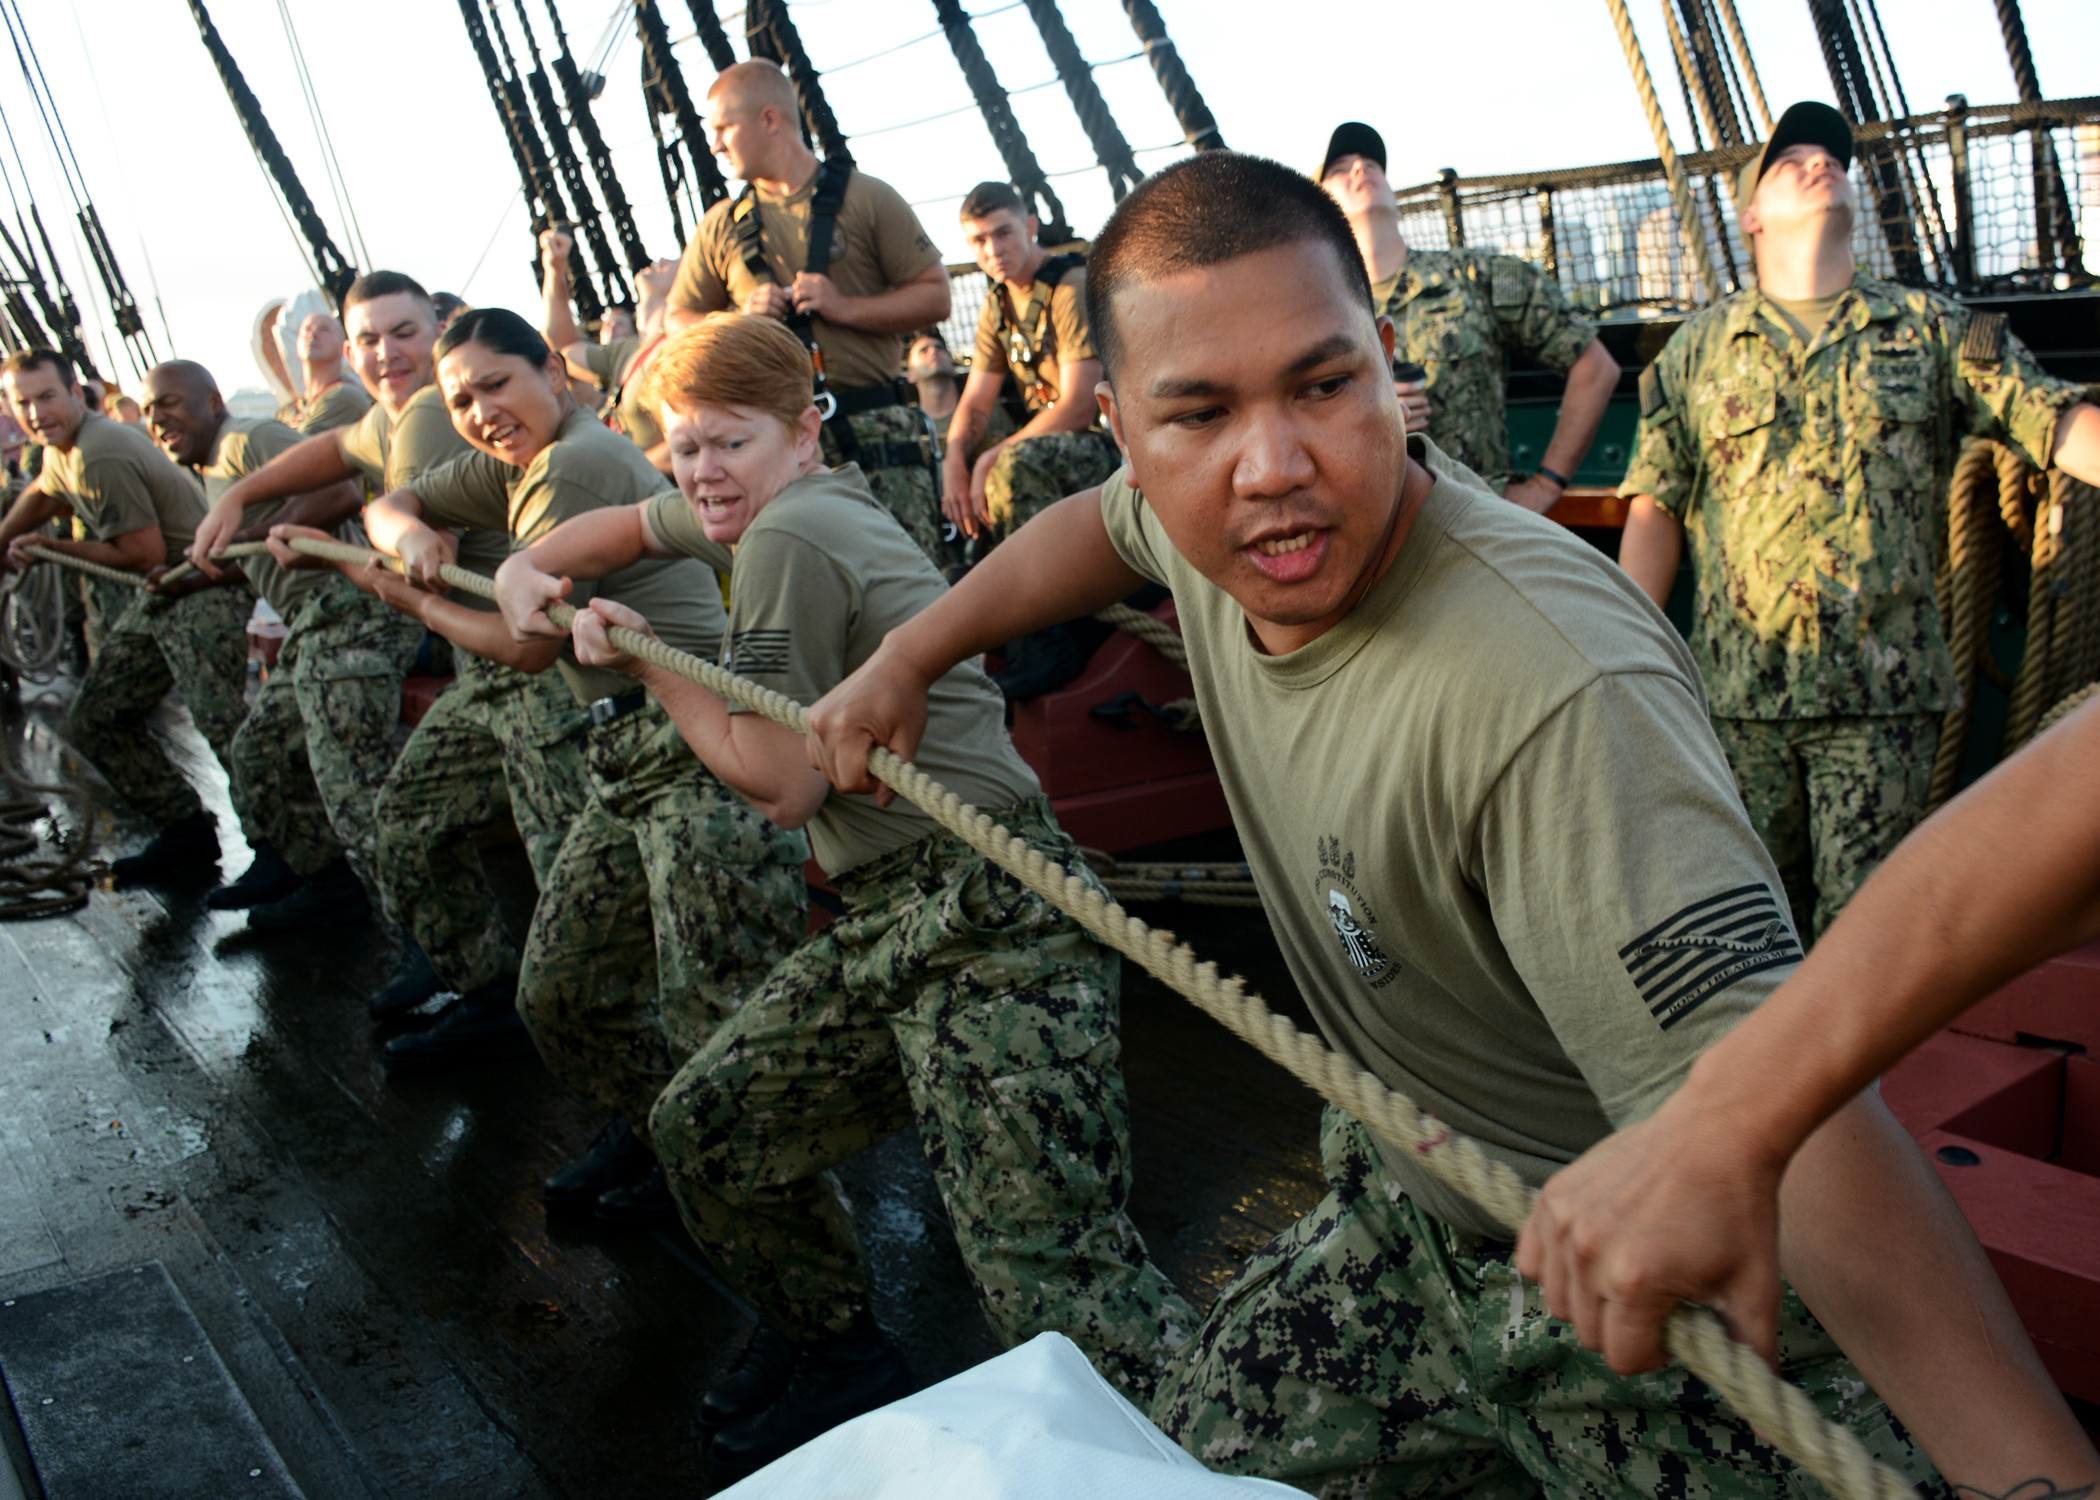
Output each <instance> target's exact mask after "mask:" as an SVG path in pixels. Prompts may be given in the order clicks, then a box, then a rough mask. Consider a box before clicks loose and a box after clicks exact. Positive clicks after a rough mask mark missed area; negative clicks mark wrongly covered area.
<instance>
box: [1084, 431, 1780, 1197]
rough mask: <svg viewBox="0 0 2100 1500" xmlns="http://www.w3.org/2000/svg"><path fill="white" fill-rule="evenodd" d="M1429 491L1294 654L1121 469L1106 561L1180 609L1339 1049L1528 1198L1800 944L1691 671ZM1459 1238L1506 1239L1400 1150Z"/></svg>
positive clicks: (1671, 1081) (1226, 767)
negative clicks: (1182, 544) (1255, 624)
mask: <svg viewBox="0 0 2100 1500" xmlns="http://www.w3.org/2000/svg"><path fill="white" fill-rule="evenodd" d="M1408 446H1409V448H1410V450H1411V451H1412V452H1413V453H1414V455H1415V457H1416V458H1417V460H1419V461H1420V462H1422V463H1423V464H1425V465H1426V466H1427V467H1428V468H1429V469H1430V471H1431V472H1432V473H1434V474H1436V475H1437V476H1439V477H1438V479H1437V483H1436V485H1435V488H1434V489H1433V490H1432V492H1431V493H1430V496H1429V499H1428V501H1427V503H1426V504H1425V505H1424V507H1423V509H1422V511H1421V512H1420V514H1419V515H1418V516H1417V518H1416V520H1415V523H1414V527H1413V530H1412V531H1411V532H1410V533H1409V535H1408V537H1407V540H1406V542H1405V543H1404V544H1403V546H1402V548H1401V551H1400V556H1399V558H1398V559H1397V560H1396V561H1395V562H1394V564H1393V566H1392V568H1391V570H1390V571H1389V572H1387V574H1386V575H1385V577H1383V578H1381V579H1380V580H1379V581H1378V583H1377V584H1375V585H1374V586H1373V587H1372V589H1371V591H1370V593H1369V594H1368V595H1366V597H1365V598H1364V600H1363V602H1362V603H1361V604H1359V605H1358V606H1357V607H1356V609H1355V610H1354V611H1352V612H1351V613H1350V614H1349V615H1348V617H1347V618H1345V619H1344V620H1343V621H1342V622H1341V623H1340V624H1338V625H1336V626H1335V627H1334V628H1333V629H1331V630H1329V631H1328V632H1327V633H1326V634H1325V635H1322V636H1321V637H1320V638H1319V639H1318V640H1316V641H1314V642H1313V643H1312V644H1310V645H1308V646H1305V647H1303V648H1301V649H1300V650H1297V651H1294V652H1291V653H1289V654H1288V655H1284V656H1269V655H1265V654H1263V653H1262V652H1261V651H1259V650H1258V649H1257V648H1256V646H1255V644H1254V642H1253V638H1252V635H1251V632H1250V630H1249V628H1248V626H1247V623H1246V618H1245V616H1244V615H1243V613H1242V612H1241V610H1240V608H1239V606H1238V605H1237V604H1236V603H1234V602H1233V600H1232V598H1231V596H1229V595H1228V594H1226V593H1225V592H1224V591H1223V590H1221V589H1219V588H1217V587H1216V586H1214V585H1213V584H1211V583H1210V582H1209V581H1208V580H1206V579H1205V578H1203V577H1202V575H1201V574H1199V573H1198V572H1197V571H1196V570H1195V569H1194V568H1193V567H1191V566H1190V565H1189V563H1188V562H1187V561H1186V560H1185V559H1184V558H1182V557H1181V556H1180V554H1178V553H1177V552H1176V551H1175V550H1174V549H1173V547H1172V545H1171V544H1170V543H1169V542H1168V540H1167V537H1166V533H1165V531H1164V530H1163V529H1162V528H1161V526H1160V524H1159V522H1158V519H1157V518H1156V517H1155V516H1154V515H1153V513H1152V511H1151V510H1150V509H1149V508H1148V507H1147V506H1146V505H1145V503H1144V500H1143V497H1142V496H1140V495H1139V494H1138V493H1137V492H1136V491H1134V490H1132V489H1131V487H1130V485H1129V483H1128V482H1127V471H1126V473H1119V474H1118V475H1116V476H1115V477H1114V478H1112V479H1111V480H1110V481H1109V483H1108V484H1107V486H1106V487H1105V488H1104V490H1103V494H1102V513H1103V517H1104V519H1105V521H1106V523H1107V526H1108V533H1109V537H1110V539H1111V540H1112V541H1113V542H1114V544H1115V547H1116V550H1117V551H1118V552H1119V553H1121V554H1122V556H1123V557H1124V559H1125V560H1126V561H1128V562H1129V563H1130V565H1131V566H1132V567H1134V568H1136V569H1137V570H1138V571H1139V572H1140V573H1143V574H1144V575H1146V576H1147V577H1149V578H1152V579H1154V580H1156V581H1158V582H1160V583H1163V584H1165V585H1167V586H1168V587H1169V588H1171V589H1172V590H1173V591H1174V598H1175V603H1176V605H1177V606H1178V607H1179V611H1180V616H1181V628H1182V632H1183V634H1184V635H1185V636H1186V637H1187V638H1188V644H1189V663H1190V668H1191V672H1192V675H1193V676H1194V678H1195V684H1196V698H1197V701H1198V703H1199V704H1201V706H1202V710H1203V723H1204V729H1205V733H1206V734H1207V735H1208V736H1209V738H1210V744H1211V749H1212V751H1213V752H1214V753H1215V755H1216V758H1217V764H1218V773H1219V776H1220V778H1221V779H1222V781H1223V783H1224V787H1225V795H1226V799H1227V801H1228V802H1229V803H1230V805H1231V807H1232V813H1233V820H1234V822H1235V823H1236V824H1237V825H1238V828H1239V833H1240V838H1241V840H1242V842H1243V844H1244V845H1245V848H1246V851H1247V857H1248V860H1249V862H1250V864H1251V865H1252V866H1253V869H1254V875H1255V880H1256V882H1257V884H1258V885H1259V887H1260V889H1261V893H1262V899H1263V904H1264V905H1265V906H1266V907H1267V908H1268V911H1269V915H1270V918H1271V920H1272V922H1273V923H1274V926H1275V931H1276V935H1277V939H1278V941H1279V943H1280V945H1281V947H1282V949H1283V954H1284V958H1285V960H1286V961H1287V962H1288V963H1289V965H1290V969H1291V975H1292V977H1293V978H1294V979H1295V980H1296V981H1297V983H1298V986H1299V989H1300V991H1301V992H1302V993H1303V995H1304V996H1305V999H1306V1002H1307V1003H1308V1005H1310V1007H1311V1008H1312V1012H1313V1015H1314V1018H1315V1019H1316V1020H1317V1021H1318V1023H1319V1026H1320V1030H1321V1032H1322V1033H1323V1034H1324V1035H1325V1036H1326V1038H1327V1040H1328V1041H1329V1042H1330V1043H1332V1044H1333V1045H1334V1046H1335V1047H1337V1048H1338V1049H1340V1050H1341V1051H1342V1052H1343V1053H1344V1054H1346V1055H1347V1056H1349V1057H1350V1058H1352V1059H1354V1060H1355V1061H1357V1062H1360V1063H1361V1064H1363V1066H1364V1067H1366V1068H1368V1069H1370V1070H1371V1071H1372V1072H1373V1073H1375V1074H1377V1075H1378V1076H1379V1077H1381V1078H1383V1079H1385V1080H1386V1081H1387V1082H1388V1083H1390V1084H1391V1085H1392V1086H1393V1087H1394V1088H1397V1089H1399V1090H1401V1091H1402V1092H1404V1093H1406V1094H1408V1095H1409V1096H1411V1097H1412V1098H1414V1099H1415V1100H1416V1101H1417V1102H1418V1103H1420V1104H1421V1105H1422V1107H1423V1108H1424V1109H1427V1110H1428V1111H1430V1112H1431V1113H1432V1114H1434V1115H1436V1116H1438V1117H1439V1118H1440V1119H1443V1120H1445V1121H1447V1122H1449V1123H1450V1124H1451V1125H1452V1126H1454V1127H1455V1128H1457V1129H1458V1130H1461V1131H1463V1132H1465V1133H1466V1134H1467V1135H1470V1136H1473V1137H1474V1138H1476V1139H1477V1140H1479V1141H1480V1142H1481V1143H1482V1144H1483V1145H1484V1146H1485V1147H1486V1148H1487V1151H1488V1154H1489V1155H1491V1156H1493V1157H1495V1158H1496V1159H1497V1160H1500V1161H1502V1162H1505V1163H1507V1164H1508V1165H1509V1166H1511V1167H1512V1168H1514V1169H1515V1170H1516V1171H1517V1173H1518V1174H1519V1175H1520V1176H1521V1177H1523V1178H1524V1180H1525V1181H1527V1182H1529V1183H1532V1184H1539V1183H1542V1182H1544V1181H1545V1179H1546V1178H1547V1177H1548V1176H1550V1175H1551V1174H1552V1173H1553V1172H1554V1170H1555V1169H1557V1168H1558V1167H1560V1166H1561V1165H1562V1164H1564V1163H1566V1162H1568V1161H1571V1160H1572V1159H1574V1158H1575V1157H1576V1156H1577V1155H1579V1154H1580V1153H1581V1152H1583V1151H1584V1150H1586V1149H1587V1148H1588V1147H1590V1146H1592V1145H1594V1144H1595V1143H1596V1142H1597V1141H1598V1140H1600V1139H1602V1138H1603V1137H1604V1136H1605V1135H1606V1134H1607V1133H1608V1132H1609V1131H1611V1130H1612V1129H1613V1128H1614V1127H1616V1126H1620V1125H1625V1124H1628V1123H1630V1122H1632V1121H1635V1120H1638V1119H1640V1118H1642V1117H1643V1116H1645V1115H1648V1114H1650V1113H1652V1112H1653V1111H1654V1110H1655V1108H1656V1107H1657V1106H1658V1105H1660V1104H1661V1103H1662V1101H1663V1100H1664V1099H1665V1098H1666V1097H1667V1096H1668V1095H1669V1094H1670V1092H1671V1091H1672V1090H1673V1089H1675V1088H1676V1086H1677V1085H1678V1083H1679V1082H1680V1081H1681V1080H1682V1079H1683V1077H1684V1074H1685V1070H1686V1069H1687V1068H1689V1067H1690V1065H1691V1063H1692V1061H1693V1059H1694V1058H1695V1057H1696V1056H1697V1055H1698V1054H1699V1052H1700V1051H1701V1050H1702V1049H1704V1048H1705V1047H1707V1046H1708V1045H1710V1044H1711V1043H1712V1042H1713V1041H1715V1040H1716V1039H1717V1038H1719V1037H1720V1036H1721V1035H1722V1034H1723V1033H1724V1032H1726V1031H1727V1030H1728V1029H1729V1028H1730V1027H1731V1026H1732V1025H1734V1023H1735V1022H1736V1021H1738V1020H1739V1019H1741V1017H1742V1016H1743V1015H1744V1014H1745V1013H1747V1012H1748V1010H1749V1009H1750V1008H1751V1007H1752V1006H1754V1005H1755V1004H1756V1003H1757V1002H1758V1001H1759V1000H1760V999H1762V998H1763V997H1764V996H1765V995H1766V994H1768V993H1769V992H1770V991H1771V990H1772V989H1773V988H1775V987H1776V986H1777V985H1778V983H1779V981H1780V980H1781V979H1783V978H1784V977H1785V975H1786V973H1787V971H1788V970H1789V969H1791V968H1792V966H1793V964H1794V963H1795V962H1796V961H1797V960H1798V959H1799V958H1800V956H1801V949H1800V946H1799V944H1798V942H1797V941H1796V939H1795V937H1794V934H1793V931H1792V928H1791V925H1790V923H1789V920H1788V915H1787V906H1786V902H1785V899H1784V898H1783V897H1782V896H1781V894H1780V891H1781V886H1780V883H1779V876H1778V872H1777V871H1776V870H1775V869H1774V868H1773V866H1772V861H1771V859H1770V857H1769V856H1768V855H1767V854H1766V853H1765V850H1764V848H1763V846H1762V845H1761V844H1759V842H1758V840H1757V836H1756V835H1755V834H1754V833H1753V832H1752V831H1751V828H1750V825H1749V822H1748V820H1747V819H1746V818H1745V817H1744V815H1743V809H1742V803H1741V801H1740V799H1739V798H1738V796H1737V793H1736V787H1735V781H1734V778H1733V777H1732V776H1731V775H1730V774H1729V770H1728V764H1727V762H1726V761H1725V760H1724V759H1723V758H1722V755H1721V749H1720V746H1719V745H1718V744H1717V743H1716V742H1715V740H1714V737H1713V731H1712V729H1711V728H1710V727H1709V725H1708V723H1707V719H1706V711H1705V704H1704V701H1703V698H1702V696H1701V692H1700V687H1699V677H1698V670H1697V668H1696V666H1695V665H1694V663H1693V661H1692V657H1691V653H1690V651H1689V650H1688V649H1687V648H1686V646H1685V643H1684V641H1683V640H1682V639H1681V638H1680V637H1679V636H1678V634H1677V632H1676V631H1675V630H1674V629H1672V628H1671V626H1670V624H1669V622H1668V621H1666V620H1665V619H1664V618H1663V616H1662V613H1661V612H1660V611H1659V610H1657V609H1656V608H1655V607H1654V606H1653V605H1651V604H1650V603H1649V602H1648V600H1647V599H1646V598H1645V597H1643V595H1642V594H1641V592H1640V590H1639V589H1637V588H1636V587H1635V586H1634V585H1633V583H1632V582H1631V580H1629V579H1628V578H1627V577H1626V575H1625V574H1624V573H1622V572H1621V571H1620V570H1619V569H1618V568H1616V567H1614V566H1613V565H1612V564H1611V563H1610V562H1609V561H1607V560H1606V559H1605V558H1604V557H1603V556H1602V555H1600V554H1599V553H1597V552H1595V551H1594V550H1592V549H1591V548H1589V547H1587V546H1585V545H1584V544H1583V543H1582V542H1580V541H1578V540H1576V539H1575V538H1573V537H1571V536H1570V535H1569V534H1568V533H1567V532H1566V531H1565V530H1563V529H1562V528H1560V527H1558V526H1555V525H1553V524H1552V523H1551V522H1548V521H1545V520H1543V519H1542V518H1540V517H1538V516H1535V515H1532V514H1531V513H1530V512H1529V511H1526V510H1524V509H1523V508H1522V507H1520V506H1515V505H1510V504H1508V503H1506V502H1505V501H1503V500H1501V499H1500V498H1498V497H1497V496H1495V495H1494V494H1493V493H1492V492H1490V491H1488V490H1485V489H1482V488H1479V487H1478V486H1477V485H1476V484H1475V483H1474V482H1473V481H1472V480H1471V479H1470V478H1469V477H1459V476H1466V475H1468V472H1469V471H1467V470H1465V469H1464V468H1463V466H1460V465H1457V464H1454V463H1453V462H1452V461H1451V460H1450V459H1448V458H1447V457H1446V456H1445V455H1444V454H1443V453H1442V452H1440V451H1439V450H1438V449H1437V448H1436V447H1435V446H1434V445H1432V444H1430V443H1428V442H1427V441H1426V440H1425V439H1424V438H1422V437H1421V436H1420V435H1417V436H1414V437H1411V438H1409V439H1408ZM1385 1155H1386V1159H1387V1161H1388V1163H1389V1164H1390V1166H1391V1169H1392V1171H1393V1174H1394V1175H1395V1177H1396V1178H1398V1179H1399V1181H1400V1182H1401V1183H1402V1184H1403V1185H1404V1187H1405V1188H1406V1190H1407V1192H1408V1193H1409V1194H1410V1195H1411V1196H1413V1197H1415V1198H1416V1199H1417V1200H1418V1201H1419V1202H1421V1203H1422V1204H1423V1205H1424V1206H1425V1207H1427V1208H1428V1209H1430V1210H1431V1211H1432V1212H1434V1213H1436V1214H1437V1215H1439V1216H1440V1217H1442V1218H1443V1219H1445V1220H1446V1221H1447V1222H1449V1223H1452V1224H1454V1225H1456V1226H1458V1227H1459V1228H1461V1229H1465V1230H1469V1231H1471V1232H1473V1233H1478V1234H1488V1235H1493V1236H1498V1237H1506V1234H1507V1231H1506V1230H1504V1229H1502V1228H1501V1227H1500V1226H1498V1225H1496V1224H1494V1223H1493V1222H1492V1221H1490V1220H1489V1219H1488V1218H1487V1217H1486V1215H1485V1214H1484V1213H1482V1212H1481V1211H1480V1210H1479V1209H1477V1208H1475V1207H1474V1206H1472V1205H1471V1204H1470V1203H1469V1202H1467V1201H1466V1200H1464V1199H1462V1198H1460V1197H1459V1196H1458V1195H1457V1194H1455V1193H1453V1192H1452V1191H1451V1190H1449V1189H1447V1188H1446V1187H1444V1186H1443V1185H1442V1184H1441V1183H1439V1182H1437V1181H1436V1180H1435V1179H1433V1178H1430V1177H1429V1176H1427V1175H1426V1174H1425V1173H1424V1172H1422V1171H1421V1169H1420V1168H1419V1167H1417V1166H1415V1164H1414V1163H1413V1162H1412V1161H1411V1160H1409V1159H1408V1157H1407V1154H1406V1153H1405V1152H1403V1151H1400V1150H1397V1149H1393V1148H1391V1147H1388V1149H1387V1150H1386V1152H1385Z"/></svg>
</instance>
